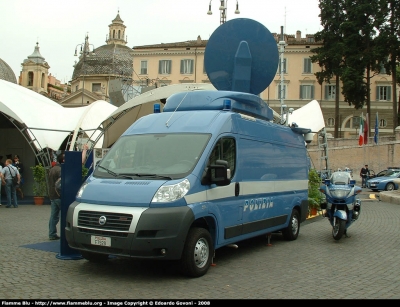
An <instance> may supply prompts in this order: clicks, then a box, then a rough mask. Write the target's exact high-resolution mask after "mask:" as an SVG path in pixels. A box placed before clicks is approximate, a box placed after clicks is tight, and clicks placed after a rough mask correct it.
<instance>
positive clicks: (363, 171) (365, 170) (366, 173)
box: [360, 164, 370, 188]
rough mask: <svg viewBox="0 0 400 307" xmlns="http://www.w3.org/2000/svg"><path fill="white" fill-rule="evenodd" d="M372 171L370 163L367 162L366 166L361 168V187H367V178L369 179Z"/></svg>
mask: <svg viewBox="0 0 400 307" xmlns="http://www.w3.org/2000/svg"><path fill="white" fill-rule="evenodd" d="M369 176H370V172H369V169H368V164H365V166H364V167H363V168H362V169H361V171H360V177H361V187H362V188H366V187H367V186H366V184H367V180H368V179H369Z"/></svg>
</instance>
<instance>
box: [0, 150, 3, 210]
mask: <svg viewBox="0 0 400 307" xmlns="http://www.w3.org/2000/svg"><path fill="white" fill-rule="evenodd" d="M0 158H3V157H2V156H0ZM0 161H1V160H0ZM2 164H3V163H0V207H1V186H2V185H3V180H2V178H3V177H2V173H1V170H2V169H3V165H2Z"/></svg>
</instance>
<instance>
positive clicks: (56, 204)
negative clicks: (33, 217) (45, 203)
mask: <svg viewBox="0 0 400 307" xmlns="http://www.w3.org/2000/svg"><path fill="white" fill-rule="evenodd" d="M61 163H64V153H61V154H59V155H58V157H57V164H56V165H54V166H53V167H52V168H51V169H50V172H49V198H50V203H51V213H50V220H49V239H50V240H58V239H60V237H59V236H58V235H57V224H58V222H59V221H60V211H61V198H60V196H59V195H58V194H57V192H56V188H55V183H56V181H57V179H58V178H60V177H61Z"/></svg>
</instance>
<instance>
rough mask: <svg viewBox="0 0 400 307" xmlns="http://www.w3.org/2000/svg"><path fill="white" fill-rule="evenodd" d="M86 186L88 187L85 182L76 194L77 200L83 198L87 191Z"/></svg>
mask: <svg viewBox="0 0 400 307" xmlns="http://www.w3.org/2000/svg"><path fill="white" fill-rule="evenodd" d="M86 186H87V183H86V182H84V183H83V184H82V185H81V187H80V189H79V191H78V193H76V198H81V197H82V194H83V191H84V190H85V188H86Z"/></svg>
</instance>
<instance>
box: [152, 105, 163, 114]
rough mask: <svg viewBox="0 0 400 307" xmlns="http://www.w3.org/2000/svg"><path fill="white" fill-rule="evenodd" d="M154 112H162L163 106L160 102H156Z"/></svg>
mask: <svg viewBox="0 0 400 307" xmlns="http://www.w3.org/2000/svg"><path fill="white" fill-rule="evenodd" d="M153 112H154V113H160V112H161V107H160V104H159V103H155V104H154V106H153Z"/></svg>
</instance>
